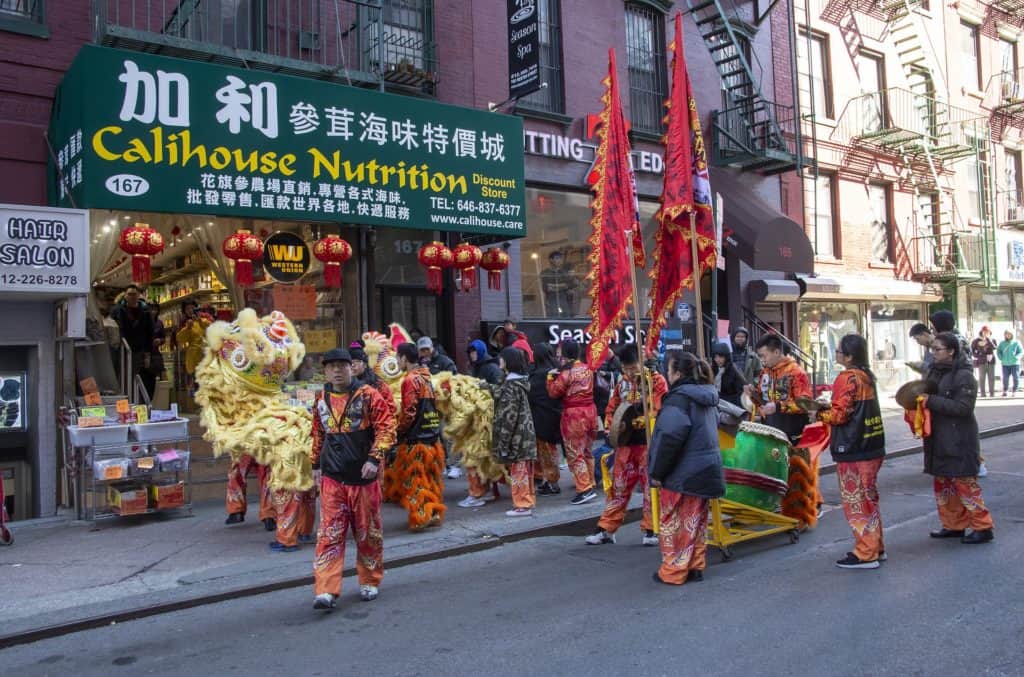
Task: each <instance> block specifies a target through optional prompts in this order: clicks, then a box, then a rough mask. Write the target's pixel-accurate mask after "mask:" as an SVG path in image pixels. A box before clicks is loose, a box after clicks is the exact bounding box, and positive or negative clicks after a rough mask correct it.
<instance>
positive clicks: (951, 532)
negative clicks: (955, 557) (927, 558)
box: [929, 527, 964, 538]
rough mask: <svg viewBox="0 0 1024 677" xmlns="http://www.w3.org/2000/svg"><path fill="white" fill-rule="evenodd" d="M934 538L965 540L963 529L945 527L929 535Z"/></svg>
mask: <svg viewBox="0 0 1024 677" xmlns="http://www.w3.org/2000/svg"><path fill="white" fill-rule="evenodd" d="M929 535H930V536H931V537H932V538H963V535H964V530H963V529H947V528H945V527H943V528H941V529H939V530H938V531H933V532H932V533H931V534H929Z"/></svg>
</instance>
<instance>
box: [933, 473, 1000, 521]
mask: <svg viewBox="0 0 1024 677" xmlns="http://www.w3.org/2000/svg"><path fill="white" fill-rule="evenodd" d="M935 504H936V505H937V506H938V508H939V520H941V521H942V526H944V527H945V528H947V529H953V530H957V531H959V530H961V529H967V528H971V529H974V530H975V531H980V530H981V529H991V528H993V527H994V526H995V525H994V524H993V522H992V514H991V513H990V512H989V511H988V508H986V507H985V500H984V499H983V498H982V497H981V486H979V485H978V478H977V477H936V478H935Z"/></svg>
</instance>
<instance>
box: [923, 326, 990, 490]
mask: <svg viewBox="0 0 1024 677" xmlns="http://www.w3.org/2000/svg"><path fill="white" fill-rule="evenodd" d="M929 319H930V320H931V323H932V334H941V333H942V332H949V333H951V334H952V335H953V336H955V337H956V340H957V341H958V342H959V344H960V347H959V355H960V356H959V358H958V359H959V360H960V361H961V362H963V363H964V364H966V365H968V366H972V365H973V361H972V360H971V347H970V345H968V343H967V339H966V338H964V335H963V334H961V333H960V330H959V329H957V328H956V316H955V315H953V313H952V311H949V310H936V311H935V312H934V313H932V315H931V317H930V318H929ZM987 475H988V468H986V467H985V457H984V456H981V465H980V466H979V468H978V477H986V476H987Z"/></svg>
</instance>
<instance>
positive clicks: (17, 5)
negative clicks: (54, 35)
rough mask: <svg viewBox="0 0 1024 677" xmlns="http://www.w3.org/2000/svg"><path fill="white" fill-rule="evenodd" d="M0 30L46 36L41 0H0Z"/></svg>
mask: <svg viewBox="0 0 1024 677" xmlns="http://www.w3.org/2000/svg"><path fill="white" fill-rule="evenodd" d="M0 30H5V31H11V32H14V33H25V34H28V35H35V36H38V37H44V38H45V37H47V36H48V35H49V31H47V29H46V12H45V11H44V7H43V0H0Z"/></svg>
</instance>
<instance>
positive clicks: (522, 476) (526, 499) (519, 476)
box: [508, 461, 537, 510]
mask: <svg viewBox="0 0 1024 677" xmlns="http://www.w3.org/2000/svg"><path fill="white" fill-rule="evenodd" d="M534 463H535V461H518V462H516V463H513V464H511V465H510V466H509V467H508V476H509V484H510V485H511V486H512V507H513V508H527V509H530V510H532V509H533V507H534V506H535V505H536V504H537V497H536V494H535V493H534V488H533V464H534Z"/></svg>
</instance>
